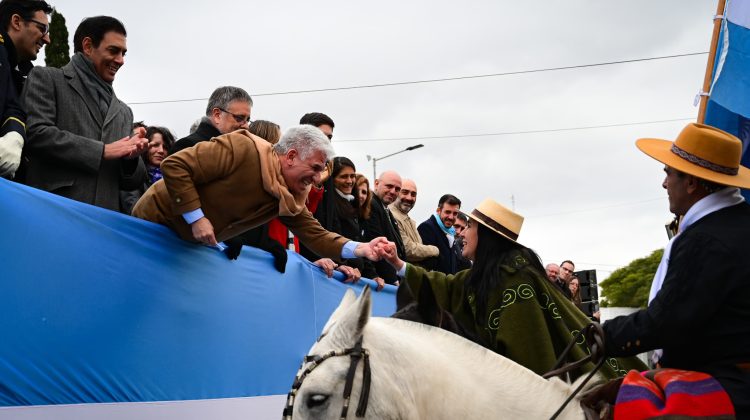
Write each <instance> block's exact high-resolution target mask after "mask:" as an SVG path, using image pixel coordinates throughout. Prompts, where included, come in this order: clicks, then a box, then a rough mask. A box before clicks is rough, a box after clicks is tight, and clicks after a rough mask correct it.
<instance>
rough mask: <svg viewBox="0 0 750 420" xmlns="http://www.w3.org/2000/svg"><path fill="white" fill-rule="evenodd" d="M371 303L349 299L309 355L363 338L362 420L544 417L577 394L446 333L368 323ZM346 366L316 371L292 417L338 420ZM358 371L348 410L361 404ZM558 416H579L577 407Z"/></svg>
mask: <svg viewBox="0 0 750 420" xmlns="http://www.w3.org/2000/svg"><path fill="white" fill-rule="evenodd" d="M347 295H349V293H347ZM369 299H370V296H369V291H367V290H366V291H365V292H363V293H362V296H360V298H359V299H358V300H357V301H356V302H355V301H354V299H353V293H351V296H345V297H344V299H343V300H342V303H341V305H339V308H337V309H336V311H335V312H334V314H333V315H331V318H330V320H329V322H328V323H327V324H326V326H325V327H324V329H323V334H324V337H323V338H322V339H321V340H320V342H317V343H315V344H314V345H313V347H312V348H311V349H310V354H317V355H320V354H324V353H326V352H328V351H331V350H342V349H345V348H350V347H352V346H353V344H354V343H355V342H356V340H358V339H359V337H360V336H363V343H362V347H363V348H365V349H367V350H368V351H369V354H370V359H371V365H372V387H371V390H370V396H369V406H368V410H367V416H366V418H367V419H409V420H411V419H475V418H493V419H495V418H549V417H550V416H551V415H552V414H553V413H554V412H555V411H556V410H557V409H558V408H559V407H560V406H561V405H562V403H563V402H564V400H565V399H566V398H567V397H568V395H570V393H571V392H572V391H573V389H574V388H573V386H571V385H568V384H566V383H564V382H563V381H561V380H559V379H557V378H553V379H550V380H545V379H543V378H542V377H541V376H538V375H537V374H536V373H534V372H532V371H531V370H529V369H527V368H525V367H523V366H521V365H519V364H517V363H514V362H513V361H511V360H509V359H507V358H505V357H502V356H500V355H498V354H496V353H494V352H492V351H489V350H487V349H485V348H484V347H482V346H480V345H477V344H475V343H473V342H471V341H468V340H465V339H463V338H461V337H459V336H457V335H455V334H453V333H450V332H447V331H445V330H442V329H439V328H435V327H431V326H428V325H424V324H418V323H414V322H410V321H405V320H401V319H395V318H370V317H369V312H370V301H369ZM348 366H349V358H348V357H335V358H331V359H329V360H327V361H325V362H323V363H322V364H321V365H320V366H319V367H318V368H316V370H315V371H313V372H312V373H311V374H310V375H309V376H308V377H307V378H306V380H305V381H304V382H303V384H302V387H301V388H300V391H299V393H298V397H297V400H296V401H295V410H294V418H338V416H339V414H340V410H341V407H342V405H343V398H342V395H343V391H342V390H343V382H344V379H343V376H344V375H345V372H346V370H347V368H348ZM361 372H362V369H361V367H360V368H359V370H358V373H357V376H356V379H355V381H354V389H353V392H352V398H351V401H350V406H355V405H356V402H357V400H358V398H359V393H360V391H361V389H360V388H361V383H362V382H361V375H362V373H361ZM316 398H317V399H316ZM320 401H323V402H322V403H321V402H320ZM353 411H354V410H353V409H352V410H349V417H348V418H354V413H353ZM559 418H561V419H565V418H577V419H581V418H583V412H582V410H581V408H580V405H579V404H578V402H577V401H573V402H571V404H569V406H568V407H567V408H566V409H565V411H563V413H562V414H561V416H560V417H559Z"/></svg>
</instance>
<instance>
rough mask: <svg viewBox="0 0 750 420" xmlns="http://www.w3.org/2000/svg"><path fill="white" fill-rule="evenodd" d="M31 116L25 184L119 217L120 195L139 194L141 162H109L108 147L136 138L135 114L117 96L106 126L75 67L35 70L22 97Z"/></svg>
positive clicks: (37, 68) (110, 108)
mask: <svg viewBox="0 0 750 420" xmlns="http://www.w3.org/2000/svg"><path fill="white" fill-rule="evenodd" d="M22 102H23V106H24V109H26V110H27V111H28V119H27V123H26V130H27V133H28V140H27V141H26V144H25V146H24V158H23V165H25V183H26V184H28V185H30V186H32V187H35V188H39V189H42V190H45V191H49V192H52V193H55V194H58V195H61V196H64V197H68V198H71V199H73V200H77V201H82V202H84V203H88V204H93V205H95V206H98V207H104V208H107V209H110V210H115V211H119V210H120V203H119V190H120V189H126V190H127V189H135V188H138V187H139V186H140V185H141V183H142V182H143V180H144V179H145V176H146V168H145V166H144V164H143V162H142V161H141V159H138V158H136V159H129V160H126V159H115V160H104V159H103V154H104V145H105V144H108V143H113V142H115V141H117V140H119V139H121V138H123V137H126V136H128V135H130V134H131V130H132V125H133V112H132V111H131V110H130V108H129V107H128V106H127V105H125V103H123V102H121V101H120V100H119V99H117V97H116V96H113V98H112V103H111V104H110V107H109V111H108V113H107V116H106V118H104V120H102V117H101V112H100V111H99V109H98V107H97V104H96V101H95V100H94V98H93V97H92V96H91V95H90V94H89V91H88V90H87V89H86V88H85V87H84V85H83V83H82V82H81V80H80V79H79V77H78V74H77V73H76V71H75V70H74V68H73V66H72V64H70V63H69V64H67V65H66V66H64V67H63V68H62V69H57V68H51V67H35V68H34V69H33V70H32V71H31V73H30V74H29V77H28V79H27V80H26V85H25V87H24V91H23V94H22Z"/></svg>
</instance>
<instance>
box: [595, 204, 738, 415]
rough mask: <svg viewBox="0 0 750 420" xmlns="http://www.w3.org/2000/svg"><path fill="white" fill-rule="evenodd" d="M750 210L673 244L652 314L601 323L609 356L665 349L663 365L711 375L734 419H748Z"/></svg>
mask: <svg viewBox="0 0 750 420" xmlns="http://www.w3.org/2000/svg"><path fill="white" fill-rule="evenodd" d="M748 240H750V205H748V204H747V203H741V204H738V205H735V206H732V207H728V208H725V209H722V210H719V211H716V212H714V213H711V214H709V215H707V216H705V217H703V218H702V219H700V220H698V221H697V222H695V224H693V225H691V226H690V227H688V228H687V229H686V230H685V231H684V232H682V233H681V234H680V235H679V236H678V237H677V238H676V239H675V241H674V242H673V243H672V251H671V254H670V258H669V265H668V268H667V275H666V277H665V278H664V283H663V285H662V288H661V290H660V291H659V293H658V294H657V295H656V297H655V298H654V300H652V301H651V303H650V304H649V306H648V308H647V309H643V310H641V311H638V312H636V313H634V314H631V315H629V316H622V317H618V318H615V319H613V320H611V321H608V322H606V323H605V324H604V331H605V333H606V351H607V353H608V355H611V356H629V355H634V354H637V353H641V352H644V351H647V350H652V349H657V348H662V349H664V354H663V357H662V359H661V364H662V366H663V367H671V368H677V369H686V370H694V371H699V372H705V373H708V374H710V375H712V376H714V377H715V378H716V379H717V380H718V381H719V382H720V383H721V385H722V386H723V387H724V389H725V390H726V391H727V392H728V393H729V396H730V398H731V399H732V402H733V403H734V405H735V410H736V411H737V418H738V419H739V418H750V264H748V262H749V261H750V245H748Z"/></svg>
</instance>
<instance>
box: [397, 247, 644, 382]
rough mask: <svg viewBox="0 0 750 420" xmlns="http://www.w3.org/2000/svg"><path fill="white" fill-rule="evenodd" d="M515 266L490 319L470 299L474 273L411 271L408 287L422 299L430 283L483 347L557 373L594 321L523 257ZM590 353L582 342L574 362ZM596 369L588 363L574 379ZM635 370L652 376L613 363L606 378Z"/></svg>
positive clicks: (630, 362) (623, 362)
mask: <svg viewBox="0 0 750 420" xmlns="http://www.w3.org/2000/svg"><path fill="white" fill-rule="evenodd" d="M514 252H517V251H514ZM510 260H511V261H513V262H512V264H511V265H503V266H502V268H503V278H502V279H501V280H500V281H499V282H498V286H497V287H496V288H495V289H494V290H492V291H491V292H490V294H489V298H488V300H487V316H486V317H485V318H484V319H477V315H476V305H475V302H474V295H473V294H469V295H468V296H465V294H464V281H465V280H466V278H467V277H468V275H469V273H470V271H471V270H464V271H461V272H459V273H457V274H455V275H446V274H443V273H440V272H435V271H430V272H428V271H425V270H424V269H423V268H420V267H417V266H413V265H408V266H407V270H406V277H405V278H404V280H403V281H404V282H405V283H407V284H408V285H409V287H410V288H411V290H412V291H413V294H414V296H419V288H420V287H421V285H422V283H423V282H424V281H429V282H430V285H431V286H432V289H433V291H434V293H435V299H436V300H437V302H438V304H439V305H440V306H441V307H442V308H443V309H445V310H447V311H448V312H450V313H452V314H453V316H454V318H455V319H456V322H458V323H460V324H462V325H463V326H464V327H465V328H467V329H468V330H469V331H471V332H472V333H474V334H475V336H476V337H478V338H479V341H480V343H481V344H482V345H484V346H485V347H487V348H489V349H490V350H492V351H494V352H496V353H498V354H501V355H503V356H505V357H507V358H509V359H511V360H513V361H515V362H516V363H519V364H521V365H523V366H525V367H527V368H528V369H531V370H533V371H534V372H536V373H537V374H540V375H542V374H544V373H546V372H548V371H549V370H551V369H552V367H553V366H554V364H555V361H557V358H558V357H559V355H560V354H561V353H562V351H563V350H564V349H565V347H566V346H567V345H568V343H569V342H570V340H571V339H572V338H573V335H575V334H576V333H577V332H578V331H579V330H580V329H581V328H583V327H584V326H586V325H587V324H588V323H589V322H590V321H589V319H588V318H587V317H586V315H584V314H583V312H581V311H580V310H579V309H578V308H577V307H576V306H575V305H574V304H573V303H572V302H570V301H569V300H567V299H566V298H565V297H564V296H563V295H562V294H561V293H560V291H559V290H557V289H556V287H555V286H554V285H553V284H551V283H550V282H549V281H548V280H547V279H546V278H545V277H544V276H543V275H541V274H540V273H538V272H537V270H535V269H534V268H533V267H532V266H531V265H530V264H529V262H528V261H527V260H526V259H525V258H524V257H523V256H521V255H520V253H518V254H517V255H515V256H514V258H511V259H510ZM588 353H589V350H588V347H587V346H586V344H585V342H584V339H583V338H582V337H581V338H580V340H579V345H578V346H575V347H574V348H573V349H572V351H571V352H570V354H569V358H568V361H574V360H579V359H581V358H583V357H584V356H585V355H586V354H588ZM593 367H594V365H593V364H591V363H588V364H586V365H585V366H584V367H583V369H582V370H581V371H579V372H576V373H575V374H574V375H573V377H574V378H575V377H577V376H580V375H581V374H582V373H584V372H586V371H590V370H591V369H593ZM630 369H637V370H646V366H645V365H643V363H641V362H640V361H639V360H638V359H636V358H620V359H615V358H610V359H607V361H606V362H605V363H604V365H603V366H602V368H601V370H600V372H601V374H602V375H603V376H604V377H605V378H614V377H617V376H623V375H624V374H625V373H627V371H628V370H630Z"/></svg>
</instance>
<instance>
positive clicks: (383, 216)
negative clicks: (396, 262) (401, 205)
mask: <svg viewBox="0 0 750 420" xmlns="http://www.w3.org/2000/svg"><path fill="white" fill-rule="evenodd" d="M399 191H401V176H400V175H399V174H398V173H396V172H394V171H385V172H383V173H382V174H380V176H379V177H378V179H376V180H375V188H374V189H373V194H372V204H371V206H370V209H371V211H370V218H369V219H368V220H367V223H366V224H365V228H364V240H365V241H371V240H373V239H375V238H378V237H381V236H385V237H386V238H387V239H388V241H390V242H393V243H395V244H396V250H397V252H398V255H399V258H402V259H404V258H406V252H405V251H404V244H403V242H402V241H401V234H399V231H398V225H397V224H396V220H395V219H394V218H393V216H392V215H391V211H390V210H388V205H389V204H391V203H393V202H394V201H396V197H398V193H399ZM373 265H374V266H375V271H377V273H378V276H380V277H381V278H382V279H383V280H385V281H386V282H387V283H389V284H396V283H397V282H398V276H396V270H395V269H394V268H393V267H392V266H391V265H390V264H388V263H387V262H386V261H384V260H381V261H377V262H374V263H373Z"/></svg>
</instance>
